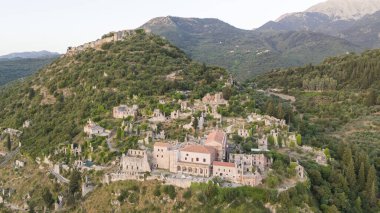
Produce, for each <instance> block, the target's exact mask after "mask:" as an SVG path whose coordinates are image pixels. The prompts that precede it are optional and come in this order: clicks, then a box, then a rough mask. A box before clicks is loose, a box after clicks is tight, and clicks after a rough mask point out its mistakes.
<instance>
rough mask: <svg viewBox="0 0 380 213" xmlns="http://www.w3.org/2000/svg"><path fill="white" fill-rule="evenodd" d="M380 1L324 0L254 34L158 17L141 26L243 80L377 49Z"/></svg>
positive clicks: (213, 23)
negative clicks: (286, 68)
mask: <svg viewBox="0 0 380 213" xmlns="http://www.w3.org/2000/svg"><path fill="white" fill-rule="evenodd" d="M379 10H380V1H378V0H364V1H358V0H329V1H326V2H323V3H320V4H317V5H315V6H313V7H311V8H309V9H308V10H306V11H304V12H298V13H291V14H285V15H283V16H281V17H280V18H279V19H277V21H269V22H268V23H266V24H264V25H263V26H261V27H259V28H258V29H255V30H242V29H238V28H236V27H233V26H231V25H229V24H227V23H224V22H222V21H220V20H218V19H198V18H180V17H171V16H168V17H159V18H155V19H152V20H150V21H149V22H147V23H146V24H144V25H143V26H141V28H143V29H145V30H147V31H151V32H153V33H155V34H158V35H161V36H163V37H165V38H166V39H168V40H169V41H171V42H172V43H173V44H175V45H177V46H178V47H180V48H181V49H182V50H184V51H185V52H186V53H187V54H188V55H189V56H190V57H192V58H193V59H196V60H198V61H202V62H205V63H208V64H214V65H218V66H222V67H225V68H227V69H228V70H229V71H230V72H231V73H232V74H233V75H234V76H235V77H237V79H239V80H243V79H246V78H250V77H252V76H254V75H256V74H259V73H264V72H267V71H270V70H272V69H274V68H280V67H292V66H302V65H305V64H309V63H313V64H317V63H320V62H322V60H323V59H324V58H326V57H329V56H335V55H342V54H346V53H348V52H361V51H362V50H365V49H372V48H379V47H380V23H379V22H380V11H379Z"/></svg>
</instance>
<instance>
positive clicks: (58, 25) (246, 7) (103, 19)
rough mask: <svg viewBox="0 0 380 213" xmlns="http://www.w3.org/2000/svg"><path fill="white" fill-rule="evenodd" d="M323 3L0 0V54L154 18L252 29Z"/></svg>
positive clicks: (60, 47)
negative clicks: (215, 21) (210, 21)
mask: <svg viewBox="0 0 380 213" xmlns="http://www.w3.org/2000/svg"><path fill="white" fill-rule="evenodd" d="M323 1H324V0H0V23H1V24H0V30H1V31H0V55H4V54H7V53H11V52H23V51H39V50H48V51H55V52H59V53H64V52H66V49H67V47H69V46H78V45H80V44H83V43H85V42H89V41H93V40H96V39H97V38H100V37H101V36H102V35H103V34H106V33H108V32H111V31H118V30H124V29H134V28H137V27H139V26H141V25H143V24H144V23H145V22H147V21H149V20H150V19H152V18H155V17H159V16H168V15H170V16H180V17H197V18H218V19H220V20H222V21H225V22H227V23H229V24H231V25H233V26H235V27H238V28H242V29H253V28H257V27H260V26H261V25H263V24H265V23H266V22H267V21H269V20H276V19H277V18H278V17H279V16H281V15H283V14H285V13H290V12H299V11H304V10H305V9H307V8H309V7H310V6H312V5H314V4H317V3H319V2H323Z"/></svg>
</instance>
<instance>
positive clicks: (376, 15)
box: [256, 0, 380, 49]
mask: <svg viewBox="0 0 380 213" xmlns="http://www.w3.org/2000/svg"><path fill="white" fill-rule="evenodd" d="M379 10H380V1H378V0H364V1H358V0H344V1H342V0H330V1H327V2H325V3H321V4H318V5H316V6H313V7H311V8H310V9H308V10H306V11H305V12H298V13H291V14H286V15H284V16H281V17H280V18H279V19H277V20H276V21H270V22H268V23H266V24H264V25H263V26H261V27H260V28H258V29H257V30H256V31H259V32H279V31H307V32H316V33H323V34H326V35H331V36H335V37H338V38H342V39H345V40H347V41H349V42H351V43H353V44H356V45H359V46H361V47H362V48H365V49H371V48H379V47H380V11H379Z"/></svg>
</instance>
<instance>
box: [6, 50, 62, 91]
mask: <svg viewBox="0 0 380 213" xmlns="http://www.w3.org/2000/svg"><path fill="white" fill-rule="evenodd" d="M55 59H56V57H50V58H14V59H0V86H1V85H4V84H6V83H8V82H11V81H14V80H17V79H20V78H24V77H28V76H30V75H32V74H34V73H35V72H37V71H38V70H39V69H41V68H42V67H44V66H45V65H48V64H50V63H51V62H53V61H54V60H55Z"/></svg>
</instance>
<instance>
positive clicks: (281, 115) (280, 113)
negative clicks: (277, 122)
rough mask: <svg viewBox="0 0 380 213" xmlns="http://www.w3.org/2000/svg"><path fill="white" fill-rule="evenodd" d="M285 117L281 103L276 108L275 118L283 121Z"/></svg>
mask: <svg viewBox="0 0 380 213" xmlns="http://www.w3.org/2000/svg"><path fill="white" fill-rule="evenodd" d="M284 117H285V112H284V109H283V108H282V103H279V104H278V106H277V118H279V119H283V118H284Z"/></svg>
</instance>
